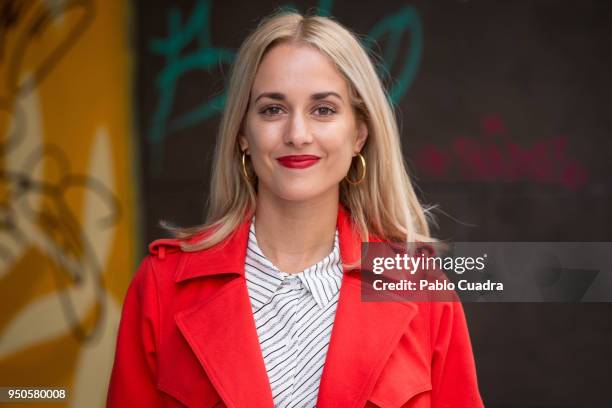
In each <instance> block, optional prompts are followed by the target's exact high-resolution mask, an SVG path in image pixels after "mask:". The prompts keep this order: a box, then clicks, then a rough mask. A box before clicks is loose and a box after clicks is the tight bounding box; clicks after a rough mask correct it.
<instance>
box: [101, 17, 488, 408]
mask: <svg viewBox="0 0 612 408" xmlns="http://www.w3.org/2000/svg"><path fill="white" fill-rule="evenodd" d="M212 174H213V179H212V183H211V191H210V196H209V197H210V203H209V204H210V205H209V213H208V216H207V221H206V224H205V225H203V226H201V227H196V228H190V229H175V233H176V235H177V238H176V239H164V240H158V241H155V242H153V243H152V244H151V245H150V247H149V248H150V251H151V254H150V255H149V256H148V257H146V258H145V260H144V261H143V262H142V264H141V266H140V268H139V270H138V272H137V274H136V275H135V277H134V279H133V282H132V284H131V285H130V288H129V290H128V293H127V296H126V299H125V304H124V308H123V314H122V320H121V325H120V330H119V336H118V340H117V351H116V357H115V365H114V369H113V373H112V377H111V382H110V389H109V394H108V403H109V406H113V407H120V406H126V407H151V406H164V407H179V406H189V407H192V406H193V407H196V406H197V407H217V406H228V407H239V408H242V407H245V408H246V407H248V408H254V407H273V406H275V407H314V406H317V407H480V406H482V402H481V398H480V395H479V392H478V387H477V381H476V371H475V367H474V359H473V356H472V350H471V345H470V340H469V335H468V332H467V328H466V322H465V318H464V315H463V310H462V308H461V304H460V303H452V302H447V303H441V302H420V303H419V302H414V303H413V302H362V301H361V300H360V280H359V269H358V265H359V260H360V244H361V242H362V241H372V240H376V241H400V242H406V241H418V240H428V237H429V230H428V226H427V221H426V216H425V213H424V211H423V209H422V207H421V205H420V204H419V202H418V200H417V198H416V196H415V193H414V191H413V188H412V186H411V182H410V179H409V177H408V174H407V171H406V168H405V166H404V162H403V158H402V153H401V148H400V140H399V133H398V129H397V125H396V122H395V120H394V115H393V111H392V109H391V107H390V106H389V103H388V100H387V97H386V95H385V92H384V90H383V87H382V85H381V82H380V80H379V78H378V77H377V74H376V72H375V69H374V67H373V65H372V62H371V61H370V59H369V58H368V55H367V53H366V52H365V51H364V49H363V48H362V46H361V45H360V43H359V41H358V40H357V39H356V37H355V36H354V35H353V34H351V33H350V32H349V31H348V30H347V29H346V28H344V27H342V26H341V25H340V24H338V23H337V22H335V21H333V20H332V19H329V18H325V17H304V16H302V15H299V14H296V13H281V14H276V15H273V16H271V17H269V18H267V19H265V20H264V21H263V22H262V23H261V24H260V25H259V27H258V28H257V29H256V30H255V31H254V32H253V33H252V34H251V35H250V36H249V37H248V38H247V39H246V41H245V42H244V43H243V45H242V46H241V48H240V50H239V52H238V56H237V59H236V61H235V65H234V67H233V70H232V73H231V79H230V83H229V90H228V98H227V104H226V108H225V112H224V114H223V118H222V121H221V124H220V130H219V135H218V141H217V147H216V152H215V161H214V166H213V172H212Z"/></svg>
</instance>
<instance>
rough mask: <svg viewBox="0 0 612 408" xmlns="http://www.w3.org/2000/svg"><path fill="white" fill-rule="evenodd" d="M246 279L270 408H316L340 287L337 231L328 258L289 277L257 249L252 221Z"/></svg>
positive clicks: (340, 271) (246, 261)
mask: <svg viewBox="0 0 612 408" xmlns="http://www.w3.org/2000/svg"><path fill="white" fill-rule="evenodd" d="M245 276H246V281H247V288H248V291H249V297H250V299H251V308H252V310H253V316H254V318H255V326H256V327H257V334H258V336H259V344H260V346H261V352H262V356H263V359H264V362H265V365H266V370H267V372H268V379H269V380H270V387H271V388H272V397H273V399H274V406H275V407H279V408H296V407H299V408H302V407H314V406H315V405H316V402H317V396H318V394H319V392H318V391H319V383H320V381H321V374H322V372H323V364H324V363H325V356H326V355H327V349H328V346H329V340H330V336H331V330H332V326H333V323H334V317H335V314H336V308H337V306H338V296H339V293H340V285H341V284H342V266H341V259H340V249H339V246H338V231H337V230H336V234H335V237H334V248H333V249H332V251H331V253H330V254H329V255H328V256H326V257H325V258H324V259H322V260H321V261H319V262H317V263H316V264H315V265H312V266H311V267H309V268H307V269H305V270H304V271H302V272H300V273H297V274H288V273H285V272H282V271H280V270H279V269H278V268H277V267H276V266H275V265H274V264H272V262H270V260H268V259H267V258H266V256H265V255H264V254H263V252H262V251H261V249H260V248H259V246H258V245H257V239H256V237H255V217H253V220H252V222H251V229H250V231H249V243H248V247H247V255H246V260H245Z"/></svg>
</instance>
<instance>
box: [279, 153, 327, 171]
mask: <svg viewBox="0 0 612 408" xmlns="http://www.w3.org/2000/svg"><path fill="white" fill-rule="evenodd" d="M276 160H278V162H279V163H280V164H281V166H284V167H288V168H290V169H305V168H307V167H310V166H313V165H315V164H316V163H317V162H318V161H319V160H320V157H317V156H311V155H300V156H283V157H279V158H278V159H276Z"/></svg>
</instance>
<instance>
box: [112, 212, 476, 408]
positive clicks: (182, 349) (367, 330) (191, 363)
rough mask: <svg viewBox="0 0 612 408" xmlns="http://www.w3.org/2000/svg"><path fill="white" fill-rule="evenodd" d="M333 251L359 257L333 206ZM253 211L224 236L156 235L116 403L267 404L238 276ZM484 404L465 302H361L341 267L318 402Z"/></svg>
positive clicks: (120, 362) (139, 282) (128, 308)
mask: <svg viewBox="0 0 612 408" xmlns="http://www.w3.org/2000/svg"><path fill="white" fill-rule="evenodd" d="M337 226H338V233H339V241H340V254H341V257H342V260H343V261H344V262H353V261H355V260H358V259H359V258H360V239H359V237H358V235H357V234H356V232H355V231H354V230H353V229H352V227H351V225H350V222H349V214H348V213H347V211H346V210H345V209H344V208H343V207H342V206H341V205H340V206H339V210H338V224H337ZM249 227H250V220H245V221H244V222H243V223H242V225H240V227H239V228H238V229H237V230H236V232H235V234H233V235H232V236H231V237H230V238H229V239H228V240H226V241H225V245H217V246H216V247H213V248H210V249H207V250H203V251H197V252H190V253H188V252H182V251H181V250H180V249H179V247H178V242H177V241H175V240H168V239H165V240H158V241H155V242H153V243H152V244H151V245H150V246H149V249H150V251H151V253H152V254H151V255H149V256H147V257H146V258H145V259H144V261H143V262H142V264H141V265H140V268H139V269H138V272H137V273H136V275H135V276H134V279H133V281H132V283H131V285H130V287H129V289H128V292H127V295H126V298H125V303H124V306H123V312H122V316H121V324H120V328H119V335H118V339H117V350H116V355H115V363H114V367H113V371H112V376H111V380H110V387H109V391H108V406H111V407H129V408H138V407H181V406H188V407H224V406H227V407H237V408H243V407H244V408H259V407H261V408H264V407H266V408H269V407H273V402H272V393H271V390H270V385H269V383H268V376H267V373H266V368H265V365H264V361H263V357H262V355H261V349H260V346H259V341H258V337H257V331H256V329H255V322H254V319H253V315H252V311H251V304H250V300H249V296H248V292H247V286H246V280H245V278H244V261H245V256H246V248H247V239H248V233H249ZM364 406H365V407H377V406H378V407H405V408H406V407H410V408H423V407H453V408H455V407H457V408H463V407H466V408H467V407H470V408H472V407H482V406H483V405H482V401H481V398H480V395H479V392H478V385H477V381H476V371H475V367H474V358H473V355H472V347H471V345H470V339H469V335H468V331H467V327H466V322H465V317H464V314H463V309H462V307H461V303H456V302H448V303H442V302H431V303H427V302H419V303H411V302H361V301H360V280H359V271H358V270H357V269H354V270H349V271H345V274H344V277H343V281H342V286H341V288H340V297H339V301H338V309H337V311H336V317H335V321H334V326H333V331H332V334H331V340H330V344H329V350H328V353H327V358H326V360H325V366H324V368H323V374H322V378H321V384H320V388H319V396H318V401H317V407H320V408H328V407H330V408H331V407H343V408H344V407H347V408H348V407H364Z"/></svg>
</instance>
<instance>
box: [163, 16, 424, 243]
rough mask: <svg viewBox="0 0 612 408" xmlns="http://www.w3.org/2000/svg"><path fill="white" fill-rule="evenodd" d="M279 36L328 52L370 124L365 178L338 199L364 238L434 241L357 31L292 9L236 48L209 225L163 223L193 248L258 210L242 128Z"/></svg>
mask: <svg viewBox="0 0 612 408" xmlns="http://www.w3.org/2000/svg"><path fill="white" fill-rule="evenodd" d="M281 42H283V43H284V42H290V43H296V44H300V45H309V46H312V47H314V48H315V49H317V50H319V51H320V52H322V53H323V54H324V55H326V56H327V57H329V59H330V60H331V61H332V62H333V63H334V64H335V66H336V67H337V69H338V71H339V72H340V73H341V74H342V76H343V77H344V78H345V79H346V81H347V84H348V86H349V91H350V94H351V98H352V105H353V107H354V109H355V113H356V114H357V117H358V118H360V119H361V120H363V121H364V122H365V123H366V125H367V127H368V133H369V136H368V139H367V141H366V143H365V145H364V147H363V149H362V151H361V153H362V154H363V156H364V157H365V159H366V162H367V175H366V178H365V180H363V182H362V183H361V184H359V185H351V184H349V183H347V182H346V181H344V180H343V181H342V182H341V183H340V202H341V203H342V204H343V205H344V206H345V207H346V208H347V210H349V212H350V213H351V221H352V223H353V225H355V226H356V227H357V230H358V232H359V233H360V235H361V239H362V241H368V239H369V234H370V233H372V234H375V235H376V236H377V237H379V238H381V239H384V240H388V241H394V242H415V241H431V239H430V232H429V226H428V223H427V217H426V214H428V213H429V209H427V210H424V209H423V208H422V207H421V205H420V204H419V201H418V199H417V196H416V194H415V192H414V189H413V186H412V184H411V181H410V178H409V176H408V172H407V168H406V165H405V163H404V159H403V156H402V152H401V143H400V136H399V130H398V126H397V122H396V120H395V116H394V112H393V109H392V107H391V105H390V103H389V100H388V97H387V95H386V93H385V90H384V88H383V85H382V83H381V80H380V78H379V77H378V75H377V73H376V70H375V68H374V65H373V64H372V61H371V60H370V58H369V57H368V54H367V53H366V51H365V49H364V48H363V47H362V46H361V45H360V43H359V40H358V39H357V37H356V36H355V34H353V33H351V32H350V31H349V30H348V29H346V28H345V27H343V26H342V25H341V24H339V23H338V22H336V21H334V20H332V19H330V18H328V17H321V16H302V15H300V14H298V13H295V12H279V13H276V14H273V15H272V16H270V17H267V18H265V19H264V20H262V22H261V23H260V25H259V26H258V27H257V29H256V30H255V31H254V32H252V33H251V34H250V35H249V36H248V38H247V39H246V40H245V41H244V43H243V44H242V46H241V47H240V49H239V51H238V55H237V57H236V60H235V62H234V64H233V67H232V71H231V77H230V81H229V89H228V93H227V101H226V105H225V110H224V113H223V116H222V119H221V123H220V127H219V133H218V136H217V144H216V147H215V155H214V162H213V168H212V180H211V185H210V194H209V197H208V200H209V202H208V213H207V216H206V221H205V224H203V225H200V226H196V227H190V228H177V227H170V226H168V224H167V223H166V224H162V225H163V226H164V227H166V228H168V229H170V230H171V231H172V232H173V233H174V235H175V236H176V237H177V238H185V239H189V238H192V240H191V242H189V243H188V242H183V244H182V245H183V249H184V250H186V251H196V250H200V249H205V248H209V247H211V246H214V245H216V244H217V243H219V242H221V241H223V240H224V239H225V238H226V237H228V236H229V235H230V234H231V233H232V232H233V231H234V230H235V229H236V228H237V227H238V226H239V225H240V224H241V223H242V222H243V221H244V220H245V217H250V216H251V215H252V214H253V213H254V211H255V207H256V204H257V192H256V190H255V187H254V186H253V185H251V183H250V182H249V181H248V180H247V179H246V178H245V177H244V176H243V175H242V162H241V150H240V147H239V144H238V133H239V131H240V127H241V124H242V121H243V118H244V116H245V113H246V111H247V108H248V101H249V97H250V92H251V87H252V84H253V81H254V79H255V74H256V72H257V68H258V67H259V64H260V62H261V60H262V59H263V56H264V55H265V53H266V52H267V51H268V50H270V49H271V48H272V47H273V46H275V45H277V44H279V43H281ZM359 170H360V169H359V168H358V167H357V168H353V166H351V169H350V170H349V174H348V177H349V178H351V179H353V180H355V179H357V178H359ZM201 233H205V234H203V235H202V236H199V234H201ZM196 236H197V239H193V238H196Z"/></svg>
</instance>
